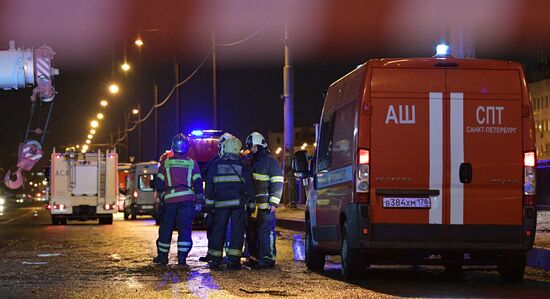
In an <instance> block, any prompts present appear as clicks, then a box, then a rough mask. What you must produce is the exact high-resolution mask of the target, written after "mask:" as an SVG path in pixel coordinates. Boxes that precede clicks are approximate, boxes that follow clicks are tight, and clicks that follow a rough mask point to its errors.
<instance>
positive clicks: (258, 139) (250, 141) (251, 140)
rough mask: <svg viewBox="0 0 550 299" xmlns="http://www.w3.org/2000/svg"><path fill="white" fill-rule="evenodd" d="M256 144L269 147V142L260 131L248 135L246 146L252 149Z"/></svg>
mask: <svg viewBox="0 0 550 299" xmlns="http://www.w3.org/2000/svg"><path fill="white" fill-rule="evenodd" d="M254 145H257V146H261V147H267V142H265V138H264V136H263V135H262V134H260V133H258V132H252V134H250V135H248V137H246V148H248V149H251V148H252V147H253V146H254Z"/></svg>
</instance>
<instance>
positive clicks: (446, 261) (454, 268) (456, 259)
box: [443, 253, 464, 279]
mask: <svg viewBox="0 0 550 299" xmlns="http://www.w3.org/2000/svg"><path fill="white" fill-rule="evenodd" d="M463 259H464V254H462V253H454V254H447V255H443V267H445V275H447V276H448V277H450V278H452V279H460V278H461V277H462V263H463Z"/></svg>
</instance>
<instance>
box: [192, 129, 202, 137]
mask: <svg viewBox="0 0 550 299" xmlns="http://www.w3.org/2000/svg"><path fill="white" fill-rule="evenodd" d="M203 134H204V132H203V131H202V130H193V131H191V135H193V136H202V135H203Z"/></svg>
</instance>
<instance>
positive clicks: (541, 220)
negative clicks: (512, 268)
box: [277, 205, 550, 271]
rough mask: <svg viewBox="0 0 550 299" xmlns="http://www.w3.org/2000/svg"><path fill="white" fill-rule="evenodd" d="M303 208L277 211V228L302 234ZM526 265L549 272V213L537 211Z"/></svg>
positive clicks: (282, 207) (279, 209) (285, 208)
mask: <svg viewBox="0 0 550 299" xmlns="http://www.w3.org/2000/svg"><path fill="white" fill-rule="evenodd" d="M304 213H305V206H304V205H299V206H298V208H295V209H293V208H288V207H285V206H281V207H279V208H278V209H277V226H279V227H281V228H285V229H290V230H294V231H299V232H303V231H304V229H305V220H304V217H305V214H304ZM527 265H528V266H530V267H536V268H542V269H545V270H549V271H550V211H538V213H537V232H536V235H535V247H534V248H533V250H531V251H530V252H529V253H528V256H527Z"/></svg>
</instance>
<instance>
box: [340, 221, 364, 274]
mask: <svg viewBox="0 0 550 299" xmlns="http://www.w3.org/2000/svg"><path fill="white" fill-rule="evenodd" d="M340 256H341V260H342V261H341V272H342V276H343V278H344V279H345V280H350V279H354V278H357V276H359V274H360V273H361V270H363V265H364V264H365V263H364V260H363V258H362V257H361V254H360V252H359V251H357V250H354V249H351V248H350V247H349V236H348V224H347V222H346V223H344V229H343V230H342V248H341V251H340Z"/></svg>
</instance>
